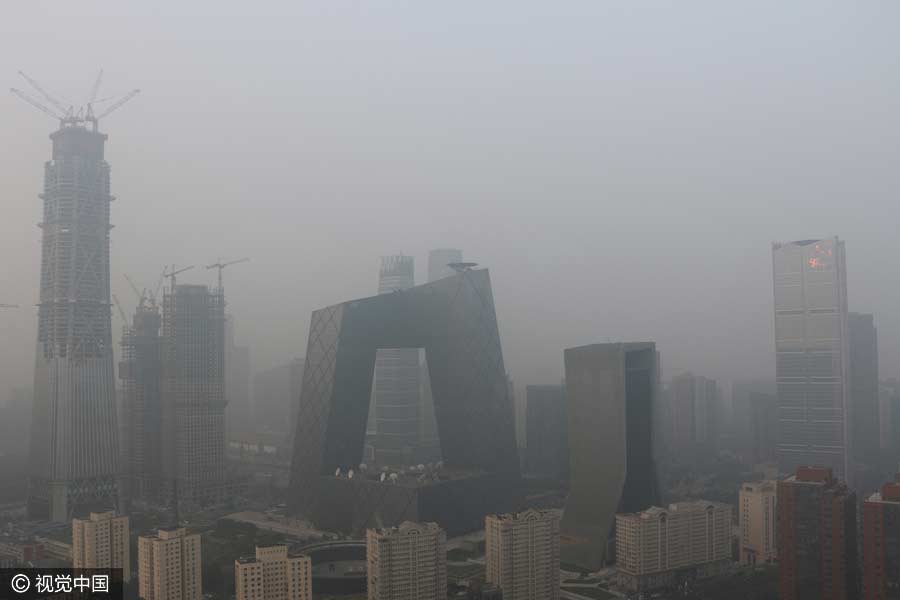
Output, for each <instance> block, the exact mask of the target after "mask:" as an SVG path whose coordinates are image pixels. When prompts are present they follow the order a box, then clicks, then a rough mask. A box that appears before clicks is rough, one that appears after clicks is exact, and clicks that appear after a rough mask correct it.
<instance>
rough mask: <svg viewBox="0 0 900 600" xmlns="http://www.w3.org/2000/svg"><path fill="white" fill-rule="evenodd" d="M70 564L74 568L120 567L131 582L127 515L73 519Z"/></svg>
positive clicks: (109, 513) (126, 578) (112, 513)
mask: <svg viewBox="0 0 900 600" xmlns="http://www.w3.org/2000/svg"><path fill="white" fill-rule="evenodd" d="M72 566H73V567H74V568H76V569H122V579H123V580H124V581H126V582H127V581H131V538H130V529H129V526H128V517H125V516H121V517H117V516H116V514H115V513H114V512H105V513H91V514H90V516H89V517H88V518H87V519H72Z"/></svg>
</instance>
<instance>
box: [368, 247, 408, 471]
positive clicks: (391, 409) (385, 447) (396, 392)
mask: <svg viewBox="0 0 900 600" xmlns="http://www.w3.org/2000/svg"><path fill="white" fill-rule="evenodd" d="M415 284H416V283H415V263H414V262H413V257H411V256H384V257H382V258H381V270H380V271H379V276H378V293H379V294H394V293H397V292H399V291H401V290H407V289H409V288H411V287H413V286H414V285H415ZM398 317H400V315H398ZM419 370H420V366H419V349H418V348H379V349H378V350H377V351H376V353H375V380H374V384H373V386H374V390H373V393H372V403H371V406H370V407H369V420H368V423H369V425H368V433H367V436H366V437H367V445H366V456H365V460H366V462H367V463H369V464H372V465H392V466H405V465H410V464H413V460H414V456H415V453H416V449H417V447H418V446H419V438H420V431H419V430H420V420H421V419H420V416H421V415H420V404H421V400H420V395H419V394H420V390H419Z"/></svg>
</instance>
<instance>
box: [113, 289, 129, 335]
mask: <svg viewBox="0 0 900 600" xmlns="http://www.w3.org/2000/svg"><path fill="white" fill-rule="evenodd" d="M112 299H113V302H115V303H116V308H118V309H119V316H120V317H122V324H123V325H124V326H125V327H128V317H127V316H126V315H125V311H124V310H122V303H121V302H119V298H118V297H116V295H115V294H113V295H112Z"/></svg>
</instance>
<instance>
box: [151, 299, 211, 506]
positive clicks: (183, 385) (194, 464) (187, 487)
mask: <svg viewBox="0 0 900 600" xmlns="http://www.w3.org/2000/svg"><path fill="white" fill-rule="evenodd" d="M162 328H163V331H162V399H163V402H162V415H161V422H162V452H163V455H162V462H163V482H162V483H163V485H162V486H161V487H162V489H163V490H165V492H164V493H165V494H166V495H167V497H168V498H169V502H171V501H173V500H175V501H177V502H178V503H179V504H184V505H185V506H188V507H201V506H207V505H210V504H214V503H217V502H220V501H221V500H222V498H223V497H224V495H225V493H226V485H227V480H226V465H225V404H226V398H225V297H224V295H223V294H222V293H221V290H210V289H209V288H208V287H207V286H205V285H181V284H179V285H177V286H176V288H175V289H174V290H168V291H166V293H165V294H164V296H163V319H162Z"/></svg>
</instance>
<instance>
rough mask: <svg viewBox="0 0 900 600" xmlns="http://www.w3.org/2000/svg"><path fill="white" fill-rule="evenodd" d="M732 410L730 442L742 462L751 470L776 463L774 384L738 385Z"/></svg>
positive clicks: (752, 382) (776, 411)
mask: <svg viewBox="0 0 900 600" xmlns="http://www.w3.org/2000/svg"><path fill="white" fill-rule="evenodd" d="M731 407H732V414H733V421H732V427H731V439H732V444H733V448H734V450H735V452H736V454H737V455H738V456H739V457H740V459H741V461H742V462H743V463H744V464H747V465H751V466H752V465H758V464H761V463H774V462H775V461H776V460H777V454H776V440H775V434H776V432H777V431H778V410H777V397H776V394H775V382H766V381H744V382H735V383H734V384H733V385H732V386H731Z"/></svg>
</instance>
